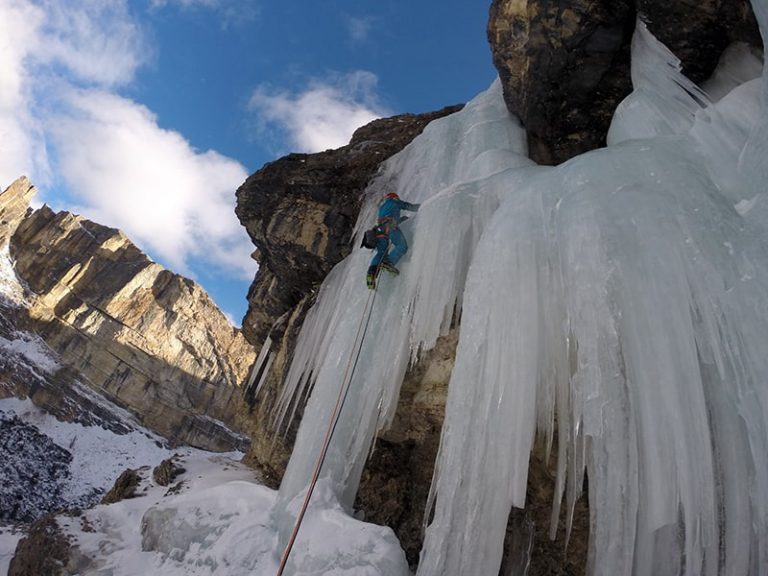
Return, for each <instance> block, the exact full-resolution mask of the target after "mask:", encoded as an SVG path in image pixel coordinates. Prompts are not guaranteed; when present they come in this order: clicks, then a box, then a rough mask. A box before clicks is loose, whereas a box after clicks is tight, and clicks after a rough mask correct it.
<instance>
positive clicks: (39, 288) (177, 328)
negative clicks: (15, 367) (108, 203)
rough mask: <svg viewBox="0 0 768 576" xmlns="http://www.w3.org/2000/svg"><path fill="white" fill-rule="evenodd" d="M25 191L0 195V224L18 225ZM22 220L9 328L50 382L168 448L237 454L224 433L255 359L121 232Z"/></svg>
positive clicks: (185, 285)
mask: <svg viewBox="0 0 768 576" xmlns="http://www.w3.org/2000/svg"><path fill="white" fill-rule="evenodd" d="M30 190H32V191H33V190H34V189H32V188H31V186H29V183H28V181H26V180H25V179H22V180H20V181H18V182H17V183H16V184H14V186H12V187H10V188H9V189H8V190H6V192H4V193H3V194H2V196H0V213H2V214H3V215H5V214H6V213H8V214H11V213H13V214H18V213H19V212H20V211H21V206H22V204H23V202H24V199H26V201H27V202H28V199H29V196H30V192H29V191H30ZM24 211H25V212H26V214H25V216H24V217H23V218H22V219H21V220H20V221H18V223H17V224H16V225H15V226H13V227H14V228H15V232H14V233H13V235H12V236H11V238H10V256H11V258H12V260H13V261H14V271H15V274H16V275H17V276H18V278H19V279H20V280H21V282H22V283H23V284H24V285H25V286H26V287H27V289H28V291H29V295H28V297H27V301H26V302H25V303H24V306H22V307H21V309H20V310H17V311H16V313H15V315H16V325H17V326H18V327H20V328H23V329H27V330H29V331H30V332H34V333H36V334H38V335H39V336H40V337H42V339H43V340H44V341H45V343H46V344H47V345H48V346H50V347H51V348H52V349H53V350H54V351H55V352H56V353H58V355H59V357H60V359H61V363H62V366H63V368H64V370H63V371H62V370H59V371H57V373H56V377H59V378H64V376H65V374H66V373H67V371H69V372H73V371H74V372H75V373H76V374H77V376H78V377H79V378H81V379H82V380H83V381H85V382H87V383H89V384H90V385H92V386H93V387H94V388H96V389H97V390H98V391H99V392H101V393H103V394H104V395H106V396H107V397H108V398H110V399H111V400H113V401H115V402H116V403H118V404H119V405H121V406H123V407H126V408H128V409H130V410H131V411H132V412H133V413H134V414H136V415H137V416H139V418H140V419H141V421H142V423H143V424H144V425H146V426H147V427H149V428H151V429H153V430H154V431H156V432H158V433H159V434H161V435H163V436H165V437H166V438H168V439H169V440H170V441H171V442H172V443H173V442H179V443H181V442H183V443H188V444H191V445H193V446H197V447H200V448H205V449H209V450H231V449H233V448H236V447H239V448H244V447H245V445H246V443H247V440H246V438H245V437H242V436H237V435H233V434H232V433H231V432H230V431H229V430H227V426H229V427H232V426H236V422H235V414H236V412H237V405H238V404H239V402H240V397H241V392H240V388H239V386H240V385H241V384H242V382H243V381H244V380H245V378H246V376H247V372H248V369H249V367H250V365H251V364H252V362H253V360H254V358H255V356H254V351H253V347H252V346H251V345H250V344H249V343H248V342H247V341H246V340H245V338H244V337H243V335H242V333H241V332H240V331H239V330H238V329H236V328H235V327H233V326H232V325H231V324H230V323H229V321H228V320H227V319H226V318H225V316H224V315H223V313H222V312H221V311H220V310H219V309H218V308H217V307H216V305H215V304H214V303H213V301H212V300H211V299H210V297H209V296H208V295H207V294H206V293H205V292H204V291H203V289H202V288H201V287H200V286H199V285H197V284H196V283H195V282H193V281H191V280H189V279H187V278H184V277H182V276H179V275H177V274H174V273H172V272H170V271H168V270H165V269H164V268H163V267H162V266H160V265H159V264H157V263H155V262H153V261H151V260H150V259H149V258H148V257H147V256H146V255H145V254H143V253H142V252H141V251H140V250H139V249H138V248H137V247H136V246H135V245H134V244H133V243H132V242H131V241H130V240H129V239H128V238H127V237H126V236H125V235H124V234H123V233H122V232H120V231H119V230H115V229H112V228H107V227H105V226H101V225H99V224H96V223H94V222H90V221H88V220H86V219H84V218H82V217H80V216H76V215H74V214H70V213H68V212H58V213H57V212H54V211H53V210H51V209H50V208H48V207H47V206H43V207H42V208H40V209H38V210H34V211H31V210H30V211H28V212H27V211H26V208H24ZM4 220H6V218H5V216H4ZM9 220H10V219H9ZM68 380H72V378H69V379H68ZM45 389H46V392H45V393H44V394H42V393H41V390H40V387H37V388H35V389H34V390H32V391H30V395H31V396H32V397H33V400H35V401H36V402H38V403H43V404H46V405H47V407H48V408H49V409H51V410H53V411H54V412H55V411H56V410H57V407H58V408H60V407H61V406H62V404H65V402H63V400H62V398H57V396H56V394H57V392H56V389H57V387H56V386H50V387H45Z"/></svg>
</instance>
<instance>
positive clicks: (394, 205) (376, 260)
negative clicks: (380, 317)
mask: <svg viewBox="0 0 768 576" xmlns="http://www.w3.org/2000/svg"><path fill="white" fill-rule="evenodd" d="M419 206H420V205H419V204H411V203H410V202H405V201H404V200H400V197H399V196H398V195H397V194H396V193H394V192H389V193H388V194H386V195H385V196H384V201H383V202H382V203H381V205H380V206H379V219H378V221H377V226H376V253H375V254H374V255H373V259H372V260H371V265H370V266H369V267H368V274H367V275H366V282H367V284H368V288H371V289H373V288H375V287H376V276H377V275H378V273H379V269H381V268H383V269H384V270H386V271H387V272H390V273H392V274H399V273H400V271H399V270H398V269H397V268H395V264H397V261H398V260H400V258H402V257H403V255H404V254H405V253H406V252H407V251H408V243H407V242H406V241H405V236H403V233H402V232H401V231H400V222H402V221H403V220H406V219H407V218H408V217H407V216H400V211H401V210H408V211H409V212H417V211H418V209H419ZM390 243H392V245H393V246H394V248H393V249H392V251H391V252H390V251H389V245H390Z"/></svg>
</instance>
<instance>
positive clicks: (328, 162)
mask: <svg viewBox="0 0 768 576" xmlns="http://www.w3.org/2000/svg"><path fill="white" fill-rule="evenodd" d="M461 108H462V106H450V107H447V108H444V109H442V110H439V111H437V112H432V113H426V114H419V115H416V114H404V115H401V116H395V117H393V118H385V119H380V120H375V121H373V122H371V123H370V124H368V125H366V126H363V127H361V128H359V129H358V130H357V131H356V132H355V134H354V135H353V136H352V139H351V141H350V143H349V144H348V145H347V146H343V147H341V148H338V149H336V150H327V151H325V152H320V153H317V154H290V155H288V156H286V157H284V158H281V159H279V160H277V161H275V162H271V163H269V164H266V165H265V166H264V167H262V168H261V169H260V170H259V171H257V172H255V173H254V174H252V175H251V176H250V177H249V178H248V179H247V180H246V181H245V183H244V184H243V185H242V186H241V187H240V188H239V189H238V190H237V209H236V212H237V216H238V218H239V219H240V222H241V223H242V224H243V226H245V228H246V230H247V231H248V234H249V235H250V237H251V239H252V240H253V242H254V244H255V245H256V251H255V252H254V257H255V258H256V259H257V260H258V262H259V271H258V273H257V275H256V278H255V279H254V282H253V284H252V285H251V288H250V290H249V293H248V301H249V303H250V306H249V309H248V313H247V315H246V317H245V319H244V320H243V333H244V334H245V336H246V337H247V338H248V340H249V341H250V342H252V343H253V344H254V345H256V346H257V347H258V348H259V349H263V347H264V345H265V342H267V341H269V342H271V343H272V344H271V348H270V351H271V370H270V371H269V374H270V375H271V376H270V379H269V381H268V382H266V383H265V386H264V387H263V391H262V392H260V394H259V396H258V398H255V397H254V395H253V392H254V390H255V387H256V385H257V384H258V382H259V380H260V376H261V374H260V373H259V372H258V367H257V370H256V371H255V373H254V374H253V375H252V377H251V386H250V387H249V388H248V390H247V391H246V396H247V398H248V401H249V406H248V407H247V409H245V410H244V411H243V413H242V414H241V416H242V420H243V422H244V423H245V424H244V426H247V427H248V430H249V432H250V435H251V437H252V439H253V445H252V448H251V451H250V453H249V456H248V459H249V460H250V461H251V462H252V463H255V462H258V463H259V464H260V465H262V466H263V467H264V469H265V472H266V474H267V475H268V477H271V478H272V479H273V481H274V483H277V482H278V480H279V477H280V476H281V475H282V471H283V469H284V467H285V465H286V463H287V459H288V456H289V454H290V446H291V445H292V433H293V431H291V430H289V431H288V434H287V436H286V438H283V439H282V440H281V441H277V442H274V441H273V438H272V436H273V431H272V430H271V429H270V425H269V412H270V410H271V408H272V407H273V405H274V401H275V398H276V394H277V390H278V387H279V384H280V382H281V381H282V374H283V371H284V370H285V369H286V368H287V366H288V364H289V362H290V357H291V353H292V349H293V344H294V342H295V338H296V335H297V334H298V331H299V329H300V328H301V322H302V320H303V318H304V314H305V313H306V311H307V310H308V309H309V307H310V306H311V304H312V302H313V297H314V293H313V291H314V288H315V287H317V286H318V285H319V284H320V283H321V282H322V280H323V279H324V278H325V276H326V275H327V274H328V272H329V271H330V270H331V268H333V266H334V265H336V264H337V263H338V262H339V261H341V260H342V258H344V257H345V256H346V255H347V254H349V251H350V250H351V249H352V248H353V246H351V244H350V242H351V238H352V229H353V227H354V224H355V221H356V219H357V215H358V212H359V210H360V205H361V200H362V196H363V193H364V191H365V188H366V186H367V185H368V182H369V181H370V180H371V178H372V177H373V176H374V175H375V174H376V172H377V170H378V167H379V165H380V164H381V163H382V162H383V161H384V160H386V159H387V158H389V157H390V156H392V155H393V154H395V153H397V152H399V151H400V150H402V149H403V148H404V147H405V146H406V145H407V144H408V143H409V142H410V141H411V140H413V138H415V137H416V136H417V135H418V134H420V133H421V131H422V130H423V129H424V127H425V126H426V125H427V124H428V123H429V122H430V121H432V120H434V119H436V118H440V117H442V116H445V115H447V114H451V113H453V112H456V111H458V110H460V109H461ZM268 338H269V340H268ZM262 366H263V365H262Z"/></svg>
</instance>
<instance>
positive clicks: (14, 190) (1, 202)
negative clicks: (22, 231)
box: [0, 177, 35, 247]
mask: <svg viewBox="0 0 768 576" xmlns="http://www.w3.org/2000/svg"><path fill="white" fill-rule="evenodd" d="M34 195H35V187H34V186H32V183H31V182H30V181H29V180H28V179H27V178H25V177H22V178H19V179H18V180H16V181H15V182H14V183H13V184H11V185H10V186H9V187H8V188H6V189H5V190H3V191H2V192H0V247H3V246H5V245H6V244H8V242H9V241H10V239H11V236H13V233H14V232H15V231H16V228H17V227H18V226H19V222H21V220H22V219H23V218H24V215H25V214H26V213H27V210H28V209H29V201H30V200H31V199H32V197H33V196H34Z"/></svg>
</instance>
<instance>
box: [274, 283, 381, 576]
mask: <svg viewBox="0 0 768 576" xmlns="http://www.w3.org/2000/svg"><path fill="white" fill-rule="evenodd" d="M375 296H376V290H371V293H370V294H369V295H368V301H367V302H366V303H365V311H364V312H363V317H362V318H361V319H360V325H359V326H358V327H357V334H356V335H355V346H353V347H352V354H350V356H349V361H348V362H347V368H346V370H345V371H344V377H343V378H342V380H341V387H340V388H339V394H338V396H337V397H336V405H335V406H334V408H333V416H332V417H331V421H330V424H329V425H328V430H327V431H326V433H325V439H324V440H323V448H322V450H320V457H319V458H318V459H317V464H316V465H315V471H314V472H313V474H312V480H311V481H310V483H309V488H308V489H307V495H306V496H305V497H304V504H303V505H302V507H301V510H300V511H299V515H298V516H297V517H296V523H295V524H294V525H293V532H292V533H291V538H290V540H288V544H287V545H286V547H285V550H284V551H283V556H282V558H281V559H280V568H279V569H278V570H277V576H282V574H283V570H285V566H286V564H287V563H288V556H290V554H291V549H292V548H293V544H294V543H295V542H296V537H297V536H298V534H299V528H301V522H302V521H303V520H304V514H305V513H306V512H307V508H308V507H309V499H310V498H311V497H312V492H313V491H314V490H315V484H317V480H318V478H319V477H320V470H321V469H322V467H323V463H324V462H325V456H326V454H327V453H328V447H329V446H330V444H331V438H332V436H333V432H334V430H335V429H336V424H337V423H338V421H339V416H340V415H341V408H342V407H343V406H344V400H346V397H347V392H348V391H349V385H350V384H351V383H352V376H353V375H354V368H355V367H356V366H357V361H358V359H359V358H360V350H362V348H363V340H364V339H365V333H366V331H367V330H368V323H369V321H370V319H371V312H372V311H373V301H374V298H375ZM369 304H370V308H369ZM363 325H365V328H363ZM361 331H362V338H360V333H361ZM358 338H360V344H359V345H358V343H357V341H358ZM355 349H357V352H355ZM353 358H354V364H353V362H352V360H353ZM350 368H352V373H351V374H350ZM348 374H349V381H347V375H348Z"/></svg>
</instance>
